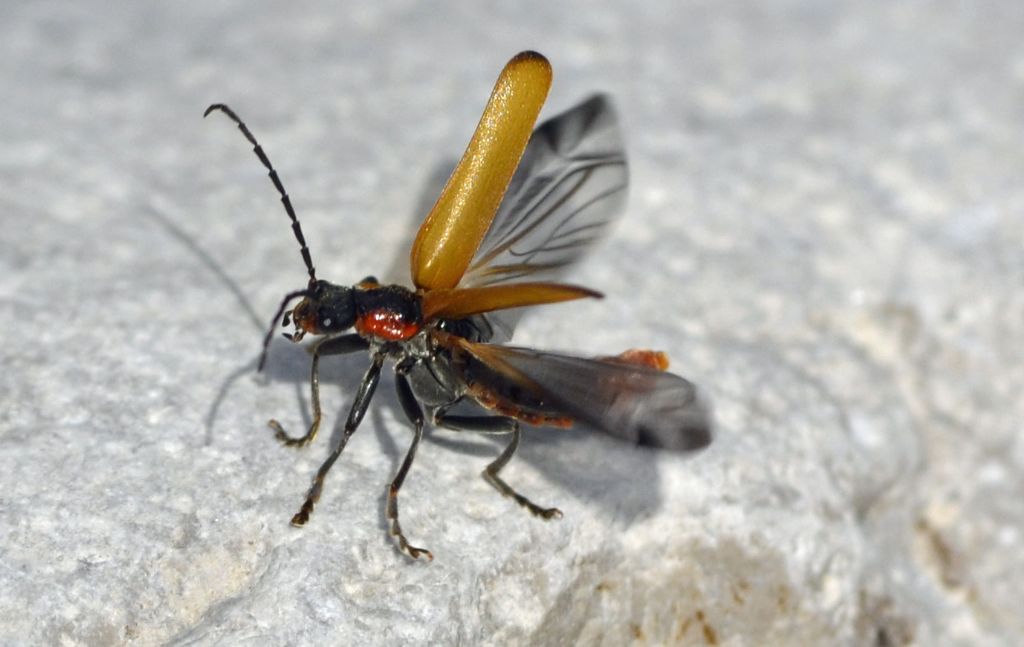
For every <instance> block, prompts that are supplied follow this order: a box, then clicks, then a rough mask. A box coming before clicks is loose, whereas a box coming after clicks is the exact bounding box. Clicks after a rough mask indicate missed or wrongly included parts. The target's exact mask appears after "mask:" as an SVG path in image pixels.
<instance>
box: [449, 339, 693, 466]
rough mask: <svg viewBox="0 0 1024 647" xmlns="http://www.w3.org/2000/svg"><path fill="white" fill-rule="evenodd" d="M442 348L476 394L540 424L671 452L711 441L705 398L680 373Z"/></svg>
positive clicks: (492, 348) (453, 345)
mask: <svg viewBox="0 0 1024 647" xmlns="http://www.w3.org/2000/svg"><path fill="white" fill-rule="evenodd" d="M443 343H444V344H445V345H447V346H449V348H450V349H451V350H452V355H453V359H454V362H453V366H454V367H455V368H456V370H457V371H461V373H462V377H463V378H464V379H465V380H466V382H467V384H469V385H470V386H471V387H472V388H474V389H476V390H477V392H484V393H489V394H490V395H491V397H493V398H495V399H497V400H502V399H503V398H504V399H507V400H508V404H509V406H512V405H514V404H515V403H516V402H519V403H522V404H523V406H524V407H525V408H526V409H527V413H528V414H530V413H532V414H536V415H539V416H540V419H541V420H542V421H543V419H544V418H550V419H556V420H557V419H558V418H559V417H566V418H571V419H573V420H577V421H581V422H584V423H587V424H589V425H591V426H593V427H596V428H598V429H600V430H602V431H604V432H607V433H609V434H611V435H613V436H617V437H619V438H622V439H625V440H629V441H632V442H634V443H638V444H642V445H648V446H651V447H659V448H664V449H671V450H676V451H692V450H697V449H701V448H703V447H705V446H707V445H708V444H709V443H710V442H711V438H712V424H711V411H710V409H709V407H708V404H707V401H706V400H705V399H703V398H702V397H701V395H700V393H699V392H698V390H697V387H696V386H695V385H694V384H693V383H692V382H690V381H689V380H686V379H684V378H682V377H679V376H678V375H674V374H672V373H667V372H665V371H662V370H659V369H657V368H654V367H650V366H645V365H641V364H639V363H634V362H631V361H624V360H622V359H620V358H614V357H613V358H598V359H584V358H580V357H572V356H568V355H561V354H558V353H548V352H542V351H537V350H532V349H529V348H517V347H510V346H499V345H495V344H479V343H472V342H468V341H466V340H464V339H458V338H455V337H448V338H447V339H446V340H445V341H444V342H443ZM471 393H472V389H471ZM492 408H498V409H499V411H500V410H501V409H500V407H492ZM521 419H524V420H527V421H529V416H521ZM542 424H543V422H542Z"/></svg>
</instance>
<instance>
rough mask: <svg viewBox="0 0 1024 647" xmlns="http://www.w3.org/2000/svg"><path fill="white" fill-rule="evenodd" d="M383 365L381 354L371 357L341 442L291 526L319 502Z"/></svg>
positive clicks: (367, 401) (325, 463)
mask: <svg viewBox="0 0 1024 647" xmlns="http://www.w3.org/2000/svg"><path fill="white" fill-rule="evenodd" d="M383 364H384V354H383V353H378V354H377V355H374V356H373V363H372V364H370V368H368V369H367V370H366V375H364V376H363V381H362V383H361V384H360V385H359V391H358V392H356V399H355V401H354V402H353V403H352V408H351V409H350V410H349V412H348V420H346V421H345V431H344V433H343V434H342V436H341V440H340V441H338V446H337V447H335V448H334V450H333V451H332V452H331V455H330V456H328V457H327V460H325V461H324V464H323V465H321V466H320V469H319V471H317V473H316V478H314V479H313V487H311V488H309V494H307V495H306V501H305V502H304V503H303V504H302V508H301V509H300V510H299V511H298V513H296V515H295V516H294V517H292V525H294V526H301V525H303V524H305V523H306V522H307V521H309V515H310V514H311V513H312V512H313V506H314V505H316V502H317V501H319V500H320V492H321V491H322V490H323V489H324V477H326V476H327V472H329V471H330V469H331V466H332V465H334V461H336V460H338V457H339V456H341V452H342V450H344V449H345V445H346V444H348V439H349V438H351V437H352V434H353V433H354V432H355V430H356V427H358V426H359V423H360V422H362V420H363V416H364V415H365V414H366V410H367V409H368V408H369V406H370V400H371V399H372V398H373V392H374V391H375V390H376V389H377V382H379V381H380V367H381V366H382V365H383Z"/></svg>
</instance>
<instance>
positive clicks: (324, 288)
mask: <svg viewBox="0 0 1024 647" xmlns="http://www.w3.org/2000/svg"><path fill="white" fill-rule="evenodd" d="M305 297H306V298H305V299H303V300H302V301H299V305H297V306H295V309H294V310H292V311H291V313H290V314H291V318H292V320H293V321H294V322H295V332H294V333H293V334H292V335H291V337H290V338H291V339H292V341H298V340H300V339H302V337H303V335H305V334H306V333H309V334H310V335H328V334H331V333H338V332H341V331H343V330H347V329H349V328H351V327H352V326H353V325H354V324H355V322H356V303H355V298H354V296H353V292H352V288H346V287H343V286H341V285H335V284H333V283H329V282H327V281H315V282H314V283H313V284H312V285H311V286H310V287H309V289H308V290H306V294H305ZM288 315H289V313H285V315H284V320H283V321H282V324H283V325H285V326H287V325H288Z"/></svg>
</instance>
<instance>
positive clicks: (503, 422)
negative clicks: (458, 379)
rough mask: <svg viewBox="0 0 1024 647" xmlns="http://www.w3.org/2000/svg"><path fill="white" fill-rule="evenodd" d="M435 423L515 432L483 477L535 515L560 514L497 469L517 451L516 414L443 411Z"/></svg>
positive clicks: (543, 517)
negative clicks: (517, 488)
mask: <svg viewBox="0 0 1024 647" xmlns="http://www.w3.org/2000/svg"><path fill="white" fill-rule="evenodd" d="M434 424H437V425H440V426H442V427H446V428H448V429H453V430H455V431H475V432H478V433H488V434H495V433H510V434H512V442H510V443H509V444H508V446H507V447H506V448H505V450H504V451H503V452H501V455H500V456H498V458H496V459H495V460H494V462H492V463H491V464H490V465H488V466H487V467H486V468H484V471H483V477H484V480H485V481H487V482H488V483H490V484H491V485H492V486H493V487H494V489H496V490H497V491H498V492H501V493H502V494H503V495H504V496H507V497H511V498H512V499H515V501H516V503H518V504H519V505H521V506H523V507H524V508H526V509H527V510H529V511H530V512H531V513H533V514H534V515H535V516H538V517H540V518H542V519H553V518H561V516H562V511H561V510H559V509H558V508H542V507H540V506H539V505H537V504H535V503H534V502H533V501H530V500H529V499H527V498H526V497H525V496H523V495H522V494H519V493H518V492H516V491H515V490H514V489H513V488H512V486H510V485H509V484H508V483H506V482H505V481H504V479H502V478H501V477H500V476H498V472H500V471H501V470H502V468H503V467H505V465H507V464H508V462H509V461H510V460H512V456H513V455H515V453H516V449H517V448H518V447H519V422H517V421H516V420H515V419H514V418H505V417H500V416H446V415H444V414H441V415H439V416H435V419H434Z"/></svg>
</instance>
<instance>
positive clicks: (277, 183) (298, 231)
mask: <svg viewBox="0 0 1024 647" xmlns="http://www.w3.org/2000/svg"><path fill="white" fill-rule="evenodd" d="M214 110H220V111H221V112H223V113H224V114H226V115H227V116H228V117H230V118H231V120H232V121H234V122H235V123H236V124H238V129H239V130H241V131H242V134H243V135H245V138H246V139H248V140H249V143H250V144H252V152H254V153H256V157H258V158H260V162H262V163H263V166H265V167H266V168H267V174H268V175H269V176H270V181H271V182H273V183H274V187H275V188H276V189H277V192H278V193H280V194H281V204H283V205H284V210H285V211H286V212H287V213H288V217H289V218H291V220H292V232H293V233H294V234H295V240H297V241H299V245H300V246H301V248H302V249H301V250H300V251H301V252H302V261H303V262H304V263H305V264H306V269H307V270H308V271H309V284H310V286H312V285H313V283H315V282H316V272H315V271H314V269H313V259H312V258H311V257H310V255H309V247H307V246H306V237H305V236H303V235H302V225H300V224H299V219H298V217H296V215H295V209H293V208H292V201H291V198H289V197H288V192H287V191H285V190H284V184H282V183H281V178H279V177H278V176H277V171H275V170H274V166H273V165H272V164H271V163H270V158H268V157H267V154H266V153H264V152H263V147H262V146H260V145H259V142H257V141H256V138H255V137H253V136H252V133H251V132H249V128H248V127H247V126H246V125H245V122H243V121H242V120H241V119H239V118H238V115H236V114H235V111H234V110H232V109H231V108H229V107H227V106H226V105H224V104H223V103H215V104H213V105H212V106H210V107H209V108H207V109H206V112H204V113H203V117H207V116H209V114H210V113H211V112H213V111H214ZM285 303H287V300H286V301H285ZM281 310H282V312H283V311H284V304H282V307H281ZM278 316H280V313H279V314H278ZM276 319H277V317H275V320H276ZM269 339H270V336H269V335H268V336H267V343H269ZM266 352H267V350H266V344H264V347H263V357H261V358H260V366H261V368H262V365H263V359H264V358H265V356H266Z"/></svg>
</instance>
